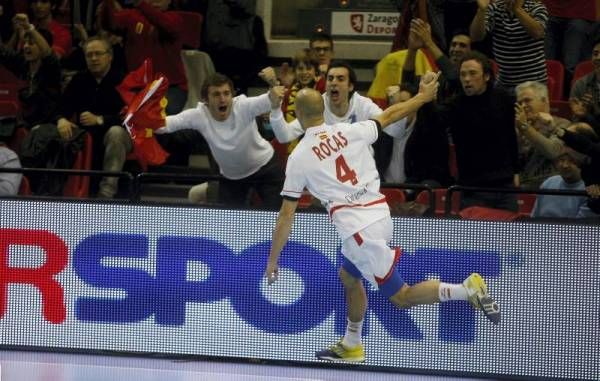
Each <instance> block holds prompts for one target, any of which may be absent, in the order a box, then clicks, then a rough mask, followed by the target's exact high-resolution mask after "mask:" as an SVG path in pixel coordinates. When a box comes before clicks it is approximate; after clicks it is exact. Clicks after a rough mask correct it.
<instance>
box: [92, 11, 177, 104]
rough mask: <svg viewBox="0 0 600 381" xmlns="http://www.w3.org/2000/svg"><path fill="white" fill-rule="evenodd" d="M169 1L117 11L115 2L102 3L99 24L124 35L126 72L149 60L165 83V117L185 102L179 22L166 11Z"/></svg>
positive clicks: (175, 14)
mask: <svg viewBox="0 0 600 381" xmlns="http://www.w3.org/2000/svg"><path fill="white" fill-rule="evenodd" d="M170 3H171V0H133V1H132V4H133V6H134V8H132V9H122V10H118V8H117V5H116V3H115V0H104V2H103V4H104V6H103V8H102V10H101V12H100V19H101V25H102V28H103V29H107V30H109V31H111V32H112V31H123V32H124V33H125V57H126V60H127V71H133V70H135V69H137V68H138V67H140V66H141V65H142V63H143V62H144V60H145V59H147V58H151V59H152V64H153V67H154V70H155V72H157V73H162V74H163V75H164V76H165V77H167V79H168V80H169V90H168V92H167V100H168V104H167V109H166V112H167V115H173V114H176V113H178V112H179V111H181V110H182V109H183V107H184V106H185V102H186V99H187V88H188V87H187V79H186V76H185V69H184V67H183V61H182V59H181V46H182V33H183V22H182V20H181V16H180V15H179V14H178V13H177V12H174V11H168V8H169V5H170Z"/></svg>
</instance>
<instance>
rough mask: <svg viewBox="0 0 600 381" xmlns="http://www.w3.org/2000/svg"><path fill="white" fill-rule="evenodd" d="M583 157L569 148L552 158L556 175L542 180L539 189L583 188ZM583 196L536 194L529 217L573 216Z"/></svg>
mask: <svg viewBox="0 0 600 381" xmlns="http://www.w3.org/2000/svg"><path fill="white" fill-rule="evenodd" d="M584 160H585V157H584V156H583V155H581V154H579V153H577V152H575V151H574V150H572V149H570V148H565V149H564V153H563V154H561V155H560V156H558V157H557V158H556V159H555V160H554V164H555V165H556V169H557V171H558V175H555V176H551V177H549V178H547V179H546V180H544V182H543V183H542V185H541V186H540V189H552V190H571V191H572V190H584V189H585V184H584V183H583V180H582V179H581V168H580V166H581V164H583V162H584ZM585 202H586V197H584V196H566V195H565V196H562V195H543V194H540V195H538V196H537V198H536V201H535V204H534V206H533V210H532V211H531V217H534V218H535V217H554V218H575V217H577V215H578V213H579V210H580V209H581V207H582V206H583V205H584V204H585Z"/></svg>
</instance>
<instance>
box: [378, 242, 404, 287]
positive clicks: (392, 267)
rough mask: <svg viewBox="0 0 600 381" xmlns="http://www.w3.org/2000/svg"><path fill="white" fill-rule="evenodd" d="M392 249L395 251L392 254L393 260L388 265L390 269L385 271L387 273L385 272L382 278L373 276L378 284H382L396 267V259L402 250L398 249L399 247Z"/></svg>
mask: <svg viewBox="0 0 600 381" xmlns="http://www.w3.org/2000/svg"><path fill="white" fill-rule="evenodd" d="M394 250H395V252H396V253H395V254H394V262H392V265H391V266H390V270H389V271H388V272H387V274H385V276H384V277H383V278H377V277H375V281H377V284H379V285H381V284H384V283H385V282H386V281H387V280H388V279H389V278H390V277H391V276H392V272H393V271H394V269H395V268H396V264H397V263H398V260H399V259H400V256H401V255H402V250H400V248H399V247H397V248H395V249H394Z"/></svg>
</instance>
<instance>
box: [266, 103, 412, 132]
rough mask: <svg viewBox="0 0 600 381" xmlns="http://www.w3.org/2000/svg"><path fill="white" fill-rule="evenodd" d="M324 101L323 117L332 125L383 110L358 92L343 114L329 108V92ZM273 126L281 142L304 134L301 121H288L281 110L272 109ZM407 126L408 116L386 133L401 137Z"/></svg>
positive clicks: (363, 119)
mask: <svg viewBox="0 0 600 381" xmlns="http://www.w3.org/2000/svg"><path fill="white" fill-rule="evenodd" d="M323 102H324V104H325V110H324V112H323V118H324V119H325V123H327V124H331V125H333V124H336V123H355V122H362V121H365V120H368V119H371V118H374V117H376V116H378V115H379V114H381V113H382V112H383V111H382V110H381V108H379V106H377V105H376V104H375V103H374V102H373V101H372V100H371V99H370V98H367V97H363V96H362V95H360V94H358V93H354V94H353V95H352V98H350V101H349V104H348V111H346V114H344V115H342V116H337V115H335V114H334V113H333V111H331V109H330V108H329V98H328V96H327V93H325V94H323ZM271 127H272V128H273V133H274V134H275V137H276V138H277V140H278V141H279V142H280V143H289V142H291V141H292V140H294V139H297V138H299V137H300V136H302V134H304V129H303V128H302V126H301V125H300V122H299V121H298V120H297V119H296V120H294V121H292V122H290V123H288V122H286V121H285V119H284V118H283V112H282V111H281V110H272V111H271ZM405 128H406V118H403V119H401V120H399V121H397V122H394V123H393V124H391V125H389V126H388V127H387V128H386V129H385V133H386V134H388V135H390V136H392V137H395V138H399V137H401V136H402V135H404V130H405Z"/></svg>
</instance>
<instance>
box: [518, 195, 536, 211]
mask: <svg viewBox="0 0 600 381" xmlns="http://www.w3.org/2000/svg"><path fill="white" fill-rule="evenodd" d="M536 199H537V195H535V194H531V193H519V195H518V196H517V204H518V205H519V215H520V216H524V217H529V216H530V215H531V211H532V210H533V205H535V200H536Z"/></svg>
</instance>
